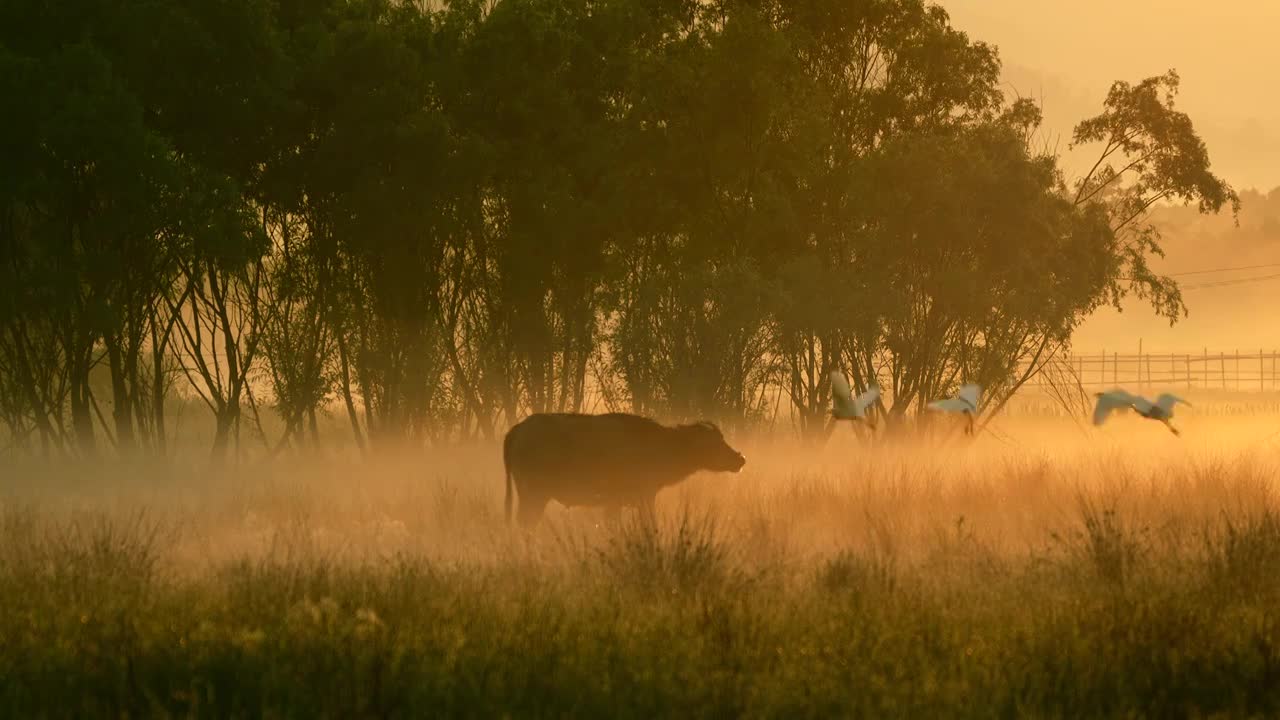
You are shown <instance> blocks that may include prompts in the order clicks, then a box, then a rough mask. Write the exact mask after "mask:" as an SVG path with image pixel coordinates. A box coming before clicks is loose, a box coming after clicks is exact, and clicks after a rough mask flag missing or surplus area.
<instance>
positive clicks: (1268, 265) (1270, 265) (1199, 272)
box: [1169, 263, 1280, 277]
mask: <svg viewBox="0 0 1280 720" xmlns="http://www.w3.org/2000/svg"><path fill="white" fill-rule="evenodd" d="M1274 267H1280V263H1266V264H1265V265H1241V266H1240V267H1228V268H1214V269H1213V270H1188V271H1187V272H1176V273H1169V277H1186V276H1187V275H1208V274H1210V273H1220V272H1235V271H1236V270H1262V269H1263V268H1274Z"/></svg>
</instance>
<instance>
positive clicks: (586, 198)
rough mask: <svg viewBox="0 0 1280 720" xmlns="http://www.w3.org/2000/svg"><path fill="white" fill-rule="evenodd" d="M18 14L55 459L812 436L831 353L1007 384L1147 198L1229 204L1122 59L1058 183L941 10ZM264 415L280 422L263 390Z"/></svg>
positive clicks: (1124, 247) (823, 405)
mask: <svg viewBox="0 0 1280 720" xmlns="http://www.w3.org/2000/svg"><path fill="white" fill-rule="evenodd" d="M79 5H81V6H82V7H80V8H79V9H77V10H76V11H75V12H72V11H71V10H70V9H67V8H64V7H61V6H56V5H55V6H48V5H46V4H45V3H41V2H35V1H34V0H10V1H9V2H5V3H3V4H0V97H3V99H4V101H5V106H6V108H9V110H8V111H7V112H6V113H4V114H3V115H0V151H2V152H3V157H4V158H5V160H6V162H5V163H3V165H0V421H2V422H3V423H4V425H5V427H6V428H7V438H8V439H9V441H11V442H12V443H13V444H16V445H22V446H27V447H35V448H43V449H44V450H45V451H48V452H57V451H63V452H75V453H80V454H86V455H87V454H92V453H95V452H103V451H104V450H105V449H106V448H108V447H112V448H115V450H116V451H117V452H120V453H132V452H142V451H149V452H159V453H162V452H166V448H167V447H168V445H169V440H170V439H171V436H172V431H171V429H170V428H169V427H168V424H167V423H166V406H167V405H168V404H170V403H172V402H173V401H174V400H175V398H185V399H188V400H192V401H195V402H199V403H202V404H203V405H205V406H207V408H208V410H209V412H210V416H211V417H212V418H213V421H214V422H213V427H214V430H213V440H212V446H213V452H214V456H215V457H217V458H221V457H222V456H224V455H225V454H226V453H228V452H229V451H230V450H231V449H232V448H234V447H243V446H245V445H250V444H254V443H261V444H262V446H263V447H265V448H267V449H268V450H271V451H280V450H283V449H285V448H288V447H291V446H300V445H306V444H309V443H314V442H317V441H318V434H319V431H318V423H317V415H318V414H323V413H333V414H335V415H337V416H338V417H341V418H343V419H344V420H345V421H346V423H347V425H348V426H349V427H350V433H351V435H350V437H352V438H353V440H354V442H355V443H357V444H359V445H360V446H361V447H376V446H378V445H381V444H399V443H403V442H406V441H409V442H416V443H424V442H428V443H447V442H453V441H457V440H463V439H469V438H475V437H489V438H492V437H494V436H495V435H496V434H497V433H499V432H500V431H501V429H502V428H503V427H504V426H506V425H508V424H510V423H512V422H515V421H516V420H517V419H519V417H521V416H523V415H524V414H527V413H529V412H536V411H549V410H591V409H597V410H600V409H603V408H605V407H609V408H615V409H633V410H635V411H638V412H643V413H647V414H653V415H659V416H664V417H668V418H672V419H687V418H714V419H717V420H720V421H722V422H724V423H727V424H730V425H738V426H751V425H753V424H760V423H764V422H769V423H776V421H777V418H778V417H779V415H781V416H782V417H784V418H790V419H791V420H792V423H793V426H794V429H795V430H796V431H797V432H800V433H802V434H805V435H807V436H811V437H813V436H821V434H822V433H823V432H824V431H825V429H826V428H827V407H828V405H829V402H830V397H829V388H828V387H827V386H826V380H825V379H826V377H827V375H828V373H829V372H830V371H831V370H832V369H836V368H840V369H843V370H845V371H846V372H847V373H849V375H850V377H851V379H852V380H853V382H854V384H855V385H856V386H858V389H859V390H861V389H862V388H864V387H865V386H867V385H868V384H870V383H872V382H877V383H879V384H880V385H881V386H882V387H884V388H885V389H886V393H885V400H884V409H885V410H886V411H888V412H889V415H890V417H893V418H904V417H909V416H910V415H911V414H912V413H913V411H915V410H917V409H918V408H920V407H921V406H922V404H923V403H924V402H926V401H927V400H929V399H932V398H934V397H937V396H939V395H941V394H945V393H947V392H949V391H950V390H951V389H953V388H954V386H955V385H957V384H958V383H959V382H961V381H975V382H979V383H981V384H983V385H984V386H985V387H987V388H988V389H989V393H988V395H989V398H990V403H989V405H988V407H989V408H990V409H991V411H998V409H999V407H1000V406H1001V405H1002V403H1003V402H1004V401H1005V400H1006V399H1007V398H1008V397H1009V395H1010V394H1011V393H1012V392H1014V391H1015V390H1016V389H1017V387H1018V386H1019V385H1020V384H1021V383H1023V382H1025V381H1026V380H1027V379H1029V378H1030V377H1032V376H1033V375H1034V374H1035V373H1036V372H1038V371H1039V370H1040V368H1041V367H1043V363H1044V362H1046V361H1047V358H1048V357H1050V356H1051V355H1052V354H1053V353H1055V352H1058V351H1060V350H1061V349H1062V348H1064V347H1065V346H1067V345H1068V344H1069V342H1070V338H1071V333H1072V330H1073V329H1074V328H1075V327H1076V326H1077V325H1078V324H1079V322H1080V321H1081V320H1082V319H1083V318H1084V317H1085V316H1086V315H1087V314H1088V313H1089V312H1091V311H1092V310H1093V309H1095V308H1096V307H1098V306H1099V305H1100V304H1104V303H1118V302H1119V301H1120V299H1121V298H1123V297H1125V296H1127V295H1129V294H1136V295H1137V296H1139V297H1142V298H1146V299H1148V300H1150V301H1151V302H1152V304H1153V305H1154V306H1155V307H1156V309H1157V310H1159V311H1160V312H1163V313H1165V314H1166V315H1168V316H1169V317H1170V318H1171V319H1176V317H1178V315H1179V313H1180V312H1181V311H1182V310H1183V307H1182V301H1181V297H1180V295H1179V294H1178V291H1177V286H1176V284H1175V283H1174V282H1173V281H1172V280H1170V279H1169V278H1162V277H1159V276H1157V275H1156V274H1154V273H1153V272H1152V271H1151V270H1150V267H1149V265H1148V259H1149V258H1150V257H1151V256H1152V255H1156V254H1158V253H1159V252H1160V244H1159V235H1158V233H1157V232H1156V231H1155V229H1154V227H1153V226H1152V225H1151V224H1150V223H1149V222H1148V221H1147V220H1146V213H1147V211H1148V210H1149V209H1150V208H1151V207H1152V206H1153V205H1154V204H1155V203H1159V202H1162V201H1171V200H1172V201H1182V202H1190V203H1194V204H1196V205H1197V206H1198V208H1199V209H1200V210H1201V211H1204V212H1214V211H1217V210H1219V209H1220V208H1222V207H1223V206H1224V205H1228V204H1232V203H1234V202H1235V195H1234V193H1233V191H1232V190H1231V188H1230V187H1229V186H1228V185H1227V184H1226V183H1224V182H1223V181H1222V180H1221V179H1219V178H1218V177H1216V176H1215V175H1213V173H1212V172H1211V170H1210V166H1209V156H1208V152H1207V150H1206V148H1205V147H1204V144H1203V142H1201V141H1200V139H1199V137H1198V136H1197V134H1196V132H1195V130H1194V127H1193V126H1192V123H1191V121H1190V119H1189V118H1187V116H1186V115H1185V114H1182V113H1181V112H1179V111H1178V110H1177V109H1176V107H1175V105H1174V97H1175V94H1176V90H1177V87H1178V78H1177V76H1176V74H1173V73H1170V74H1168V75H1165V76H1160V77H1156V78H1151V79H1147V80H1143V81H1140V82H1138V83H1136V84H1129V83H1125V82H1118V83H1116V85H1115V86H1114V87H1113V89H1112V91H1111V93H1110V94H1109V95H1108V97H1107V98H1105V102H1104V103H1103V105H1102V111H1101V113H1100V114H1099V115H1098V116H1097V117H1094V118H1090V119H1085V120H1084V121H1083V122H1081V124H1080V125H1079V127H1078V128H1077V130H1076V133H1075V137H1074V140H1075V142H1076V143H1078V144H1081V145H1090V146H1095V145H1096V146H1097V147H1099V148H1100V150H1099V155H1100V158H1099V161H1098V163H1097V165H1096V166H1095V167H1094V168H1093V170H1092V171H1091V172H1090V173H1089V174H1088V175H1087V176H1086V177H1084V178H1079V179H1073V178H1064V177H1063V176H1062V174H1061V171H1060V170H1059V167H1058V159H1057V158H1056V157H1054V156H1052V155H1049V154H1045V153H1044V152H1042V151H1040V150H1039V149H1038V147H1037V144H1036V143H1035V142H1034V137H1035V132H1036V128H1037V127H1038V123H1039V111H1038V109H1037V108H1036V107H1035V106H1034V105H1033V104H1031V103H1028V102H1026V101H1012V102H1010V101H1007V100H1006V98H1005V97H1004V95H1003V93H1002V92H1001V90H1000V85H999V81H998V79H999V60H998V56H997V53H996V50H995V49H994V48H993V47H990V46H988V45H986V44H984V43H982V42H980V41H978V40H975V39H973V38H970V37H968V36H967V35H965V34H964V33H962V32H960V31H958V30H956V29H955V28H953V27H952V26H951V25H950V22H949V19H948V17H947V15H946V13H945V11H943V10H942V9H940V8H938V7H936V6H933V5H931V4H929V3H927V2H925V1H924V0H869V1H867V2H859V3H844V2H833V1H832V0H772V1H764V2H761V1H759V0H755V1H750V2H737V1H732V2H710V3H708V2H687V1H683V0H681V1H665V0H664V1H662V2H640V1H639V0H499V1H498V2H484V1H480V0H469V1H464V2H450V3H445V4H444V5H443V6H428V7H424V6H423V5H422V4H420V3H410V2H400V1H397V0H279V1H278V2H274V3H262V2H254V1H251V0H230V1H229V2H219V3H203V2H193V1H191V0H145V1H144V0H117V1H115V2H90V3H81V4H79ZM269 409H270V410H271V411H273V412H274V413H275V414H276V417H278V419H279V422H278V423H264V422H263V417H264V414H266V413H267V411H268V410H269Z"/></svg>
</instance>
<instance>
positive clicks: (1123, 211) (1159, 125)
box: [1072, 70, 1240, 324]
mask: <svg viewBox="0 0 1280 720" xmlns="http://www.w3.org/2000/svg"><path fill="white" fill-rule="evenodd" d="M1179 83H1180V80H1179V78H1178V74H1177V72H1175V71H1173V70H1170V71H1169V72H1167V73H1165V74H1164V75H1158V76H1155V77H1149V78H1147V79H1145V80H1143V81H1141V82H1139V83H1137V84H1136V85H1132V84H1130V83H1127V82H1124V81H1117V82H1115V83H1114V84H1113V85H1112V86H1111V90H1110V92H1109V93H1107V99H1106V101H1105V102H1104V103H1103V111H1102V112H1101V113H1100V114H1098V115H1096V116H1094V117H1092V118H1088V119H1086V120H1083V121H1081V122H1080V124H1078V125H1076V128H1075V134H1074V136H1073V141H1072V142H1073V145H1085V144H1100V145H1101V150H1100V152H1099V154H1098V159H1097V161H1095V162H1094V164H1093V166H1092V167H1091V168H1090V170H1089V172H1088V173H1086V174H1085V176H1084V177H1082V178H1080V179H1079V180H1078V181H1077V182H1076V183H1075V194H1074V202H1075V203H1076V204H1077V205H1085V204H1089V203H1094V204H1098V205H1101V206H1103V207H1105V208H1106V211H1107V215H1108V218H1109V222H1110V226H1111V230H1112V232H1114V233H1115V234H1116V236H1117V237H1119V238H1120V240H1121V244H1120V247H1119V252H1120V253H1121V256H1122V258H1123V262H1124V265H1125V274H1126V276H1127V279H1128V282H1127V284H1125V285H1124V286H1118V287H1116V288H1114V289H1113V292H1112V294H1111V298H1110V299H1111V301H1112V302H1113V303H1114V304H1115V305H1116V306H1117V307H1118V306H1119V303H1120V299H1121V297H1122V296H1123V294H1124V293H1125V292H1126V291H1127V292H1129V293H1132V294H1133V295H1135V296H1136V297H1138V298H1140V299H1144V300H1148V301H1149V302H1150V303H1151V305H1152V307H1154V308H1155V309H1156V311H1157V312H1159V313H1161V314H1163V315H1165V316H1166V317H1168V318H1169V322H1170V324H1172V323H1173V322H1175V321H1176V320H1177V319H1178V317H1179V316H1182V315H1185V314H1186V306H1185V305H1184V304H1183V302H1182V294H1181V293H1180V292H1179V291H1178V286H1177V283H1175V282H1174V281H1173V280H1172V279H1171V278H1168V277H1160V276H1157V275H1156V274H1155V273H1154V272H1152V270H1151V268H1150V266H1149V265H1148V258H1149V257H1150V256H1153V255H1155V256H1163V254H1164V252H1163V251H1162V250H1161V248H1160V231H1159V228H1157V227H1156V226H1155V225H1154V224H1152V223H1151V222H1149V221H1148V217H1149V211H1150V210H1151V208H1152V206H1154V205H1155V204H1156V203H1159V202H1163V201H1166V200H1173V201H1180V202H1183V203H1195V204H1196V206H1197V207H1198V208H1199V210H1200V212H1202V213H1216V212H1218V211H1219V210H1221V209H1222V207H1223V206H1224V205H1230V206H1231V210H1232V213H1233V214H1238V213H1239V211H1240V197H1239V195H1237V194H1236V192H1235V190H1233V189H1232V188H1231V186H1230V185H1229V184H1227V183H1226V181H1224V180H1222V179H1221V178H1219V177H1218V176H1216V175H1214V174H1213V172H1212V171H1211V170H1210V169H1209V151H1208V149H1207V148H1206V147H1205V144H1204V141H1203V140H1201V139H1200V136H1199V135H1198V134H1197V133H1196V131H1195V127H1194V125H1193V124H1192V122H1191V118H1190V117H1188V116H1187V115H1186V113H1183V112H1181V111H1179V110H1177V109H1176V107H1175V104H1174V100H1175V98H1176V97H1177V94H1178V86H1179Z"/></svg>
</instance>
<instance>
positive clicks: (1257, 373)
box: [1024, 348, 1280, 392]
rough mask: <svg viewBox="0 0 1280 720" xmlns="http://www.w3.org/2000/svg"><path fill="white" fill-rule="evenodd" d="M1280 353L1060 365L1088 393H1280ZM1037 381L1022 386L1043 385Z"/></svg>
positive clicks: (1143, 356)
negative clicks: (1108, 389) (1118, 389)
mask: <svg viewBox="0 0 1280 720" xmlns="http://www.w3.org/2000/svg"><path fill="white" fill-rule="evenodd" d="M1278 358H1280V355H1278V354H1277V351H1275V350H1272V351H1270V352H1265V351H1262V350H1259V351H1258V352H1257V353H1241V352H1240V351H1239V350H1233V351H1232V352H1225V351H1221V350H1218V351H1214V352H1210V351H1209V350H1208V349H1207V348H1206V349H1204V350H1203V351H1201V352H1200V353H1142V352H1139V353H1137V354H1124V353H1120V352H1110V353H1108V352H1100V353H1094V354H1088V353H1082V354H1078V355H1071V356H1068V357H1065V358H1063V359H1061V360H1060V361H1059V362H1061V363H1064V364H1067V365H1069V366H1070V368H1071V369H1072V370H1073V371H1074V372H1075V374H1076V376H1077V377H1078V378H1079V379H1080V382H1081V385H1083V386H1084V387H1086V388H1089V389H1099V388H1103V387H1112V386H1119V387H1125V388H1130V389H1135V390H1136V389H1141V388H1151V389H1174V388H1180V389H1186V390H1230V391H1240V392H1276V391H1280V362H1278ZM1045 386H1046V382H1045V380H1044V379H1043V378H1035V379H1032V380H1031V381H1030V382H1028V383H1027V384H1026V385H1025V386H1024V387H1025V388H1028V389H1031V388H1041V387H1045Z"/></svg>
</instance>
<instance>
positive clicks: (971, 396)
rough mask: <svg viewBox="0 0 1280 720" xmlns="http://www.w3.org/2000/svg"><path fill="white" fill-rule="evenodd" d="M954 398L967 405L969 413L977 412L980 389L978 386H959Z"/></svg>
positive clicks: (980, 398) (980, 396) (980, 397)
mask: <svg viewBox="0 0 1280 720" xmlns="http://www.w3.org/2000/svg"><path fill="white" fill-rule="evenodd" d="M956 397H957V398H959V399H960V400H963V401H965V402H967V403H969V412H974V413H976V412H978V403H979V402H981V400H982V387H981V386H979V385H973V384H969V385H961V386H960V392H958V393H956Z"/></svg>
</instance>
